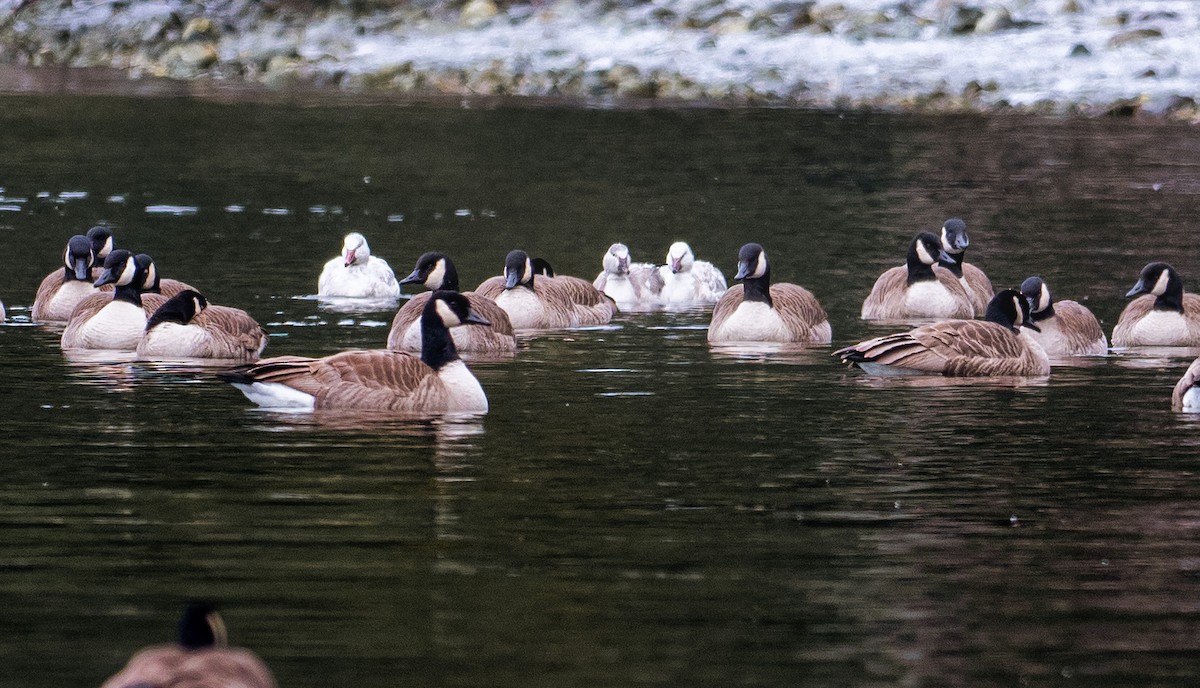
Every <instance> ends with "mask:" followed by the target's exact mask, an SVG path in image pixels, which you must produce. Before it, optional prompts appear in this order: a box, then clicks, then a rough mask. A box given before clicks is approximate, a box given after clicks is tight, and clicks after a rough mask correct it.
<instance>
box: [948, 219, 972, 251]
mask: <svg viewBox="0 0 1200 688" xmlns="http://www.w3.org/2000/svg"><path fill="white" fill-rule="evenodd" d="M970 245H971V239H970V238H969V237H968V236H967V223H966V222H963V221H962V220H961V219H960V218H957V217H952V218H950V219H949V220H946V222H945V223H943V224H942V248H943V249H945V250H946V253H962V252H963V251H965V250H967V247H968V246H970Z"/></svg>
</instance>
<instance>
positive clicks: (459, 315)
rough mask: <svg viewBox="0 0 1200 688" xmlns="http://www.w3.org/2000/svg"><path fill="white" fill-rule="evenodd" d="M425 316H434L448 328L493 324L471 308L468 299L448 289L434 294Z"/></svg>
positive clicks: (426, 307)
mask: <svg viewBox="0 0 1200 688" xmlns="http://www.w3.org/2000/svg"><path fill="white" fill-rule="evenodd" d="M424 314H425V315H428V314H433V315H434V316H436V317H437V318H438V319H439V320H441V321H442V324H443V325H445V326H446V327H458V326H459V325H491V324H492V323H491V322H489V321H488V320H487V318H484V317H483V316H482V315H480V314H479V313H477V312H475V310H474V309H473V308H471V302H470V300H468V299H467V297H465V296H463V295H462V294H460V293H458V292H456V291H450V290H446V289H443V290H439V291H435V292H433V295H432V296H431V297H430V298H429V302H428V303H426V304H425V311H424Z"/></svg>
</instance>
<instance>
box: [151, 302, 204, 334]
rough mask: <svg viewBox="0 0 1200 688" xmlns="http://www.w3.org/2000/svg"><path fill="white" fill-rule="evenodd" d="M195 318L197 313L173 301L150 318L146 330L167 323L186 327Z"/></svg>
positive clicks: (165, 304)
mask: <svg viewBox="0 0 1200 688" xmlns="http://www.w3.org/2000/svg"><path fill="white" fill-rule="evenodd" d="M194 316H195V311H194V309H193V308H189V307H186V306H185V305H184V304H182V303H180V302H179V301H177V300H175V299H171V300H169V301H167V302H166V303H164V304H163V305H162V306H159V308H158V310H156V311H154V315H152V316H150V319H149V320H148V321H146V330H147V331H149V330H151V329H153V328H154V326H155V325H158V324H159V323H165V322H173V323H179V324H180V325H186V324H188V322H190V321H191V319H192V318H193V317H194Z"/></svg>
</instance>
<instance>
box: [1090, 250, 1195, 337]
mask: <svg viewBox="0 0 1200 688" xmlns="http://www.w3.org/2000/svg"><path fill="white" fill-rule="evenodd" d="M1125 296H1126V297H1131V296H1137V297H1138V298H1136V299H1134V300H1133V301H1131V302H1130V303H1129V305H1128V306H1125V310H1123V311H1121V317H1119V318H1118V319H1117V325H1116V327H1114V328H1113V334H1112V345H1113V346H1120V347H1124V346H1186V347H1196V346H1200V296H1197V295H1195V294H1187V293H1184V291H1183V278H1181V277H1180V276H1179V273H1178V272H1176V271H1175V268H1173V267H1171V266H1170V265H1168V264H1166V263H1162V262H1154V263H1150V264H1149V265H1147V266H1146V267H1144V268H1142V272H1141V275H1139V278H1138V281H1137V283H1136V284H1134V285H1133V288H1132V289H1130V290H1129V292H1128V293H1127V294H1125Z"/></svg>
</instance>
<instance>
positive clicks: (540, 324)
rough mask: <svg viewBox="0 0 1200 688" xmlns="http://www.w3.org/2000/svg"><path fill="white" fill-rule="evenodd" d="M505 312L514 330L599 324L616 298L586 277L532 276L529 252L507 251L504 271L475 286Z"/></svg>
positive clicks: (610, 312)
mask: <svg viewBox="0 0 1200 688" xmlns="http://www.w3.org/2000/svg"><path fill="white" fill-rule="evenodd" d="M475 293H476V294H482V295H484V296H487V297H489V298H491V299H492V300H494V301H495V302H496V303H497V305H499V306H500V307H501V308H503V309H504V310H505V311H506V312H507V313H508V319H509V321H510V322H511V323H512V326H513V329H514V330H546V329H554V328H560V327H580V326H584V325H603V324H604V323H607V322H608V321H609V320H612V316H613V314H614V313H616V312H617V305H616V302H615V301H613V300H612V298H610V297H608V296H606V295H605V294H604V293H603V292H601V291H600V290H599V289H597V288H596V287H594V286H592V284H591V283H590V282H588V281H586V280H581V279H579V278H578V277H568V276H563V275H559V276H556V277H537V279H536V280H535V279H534V271H533V264H532V261H530V259H529V254H527V253H525V252H524V251H521V250H515V251H510V252H509V254H508V255H507V256H506V257H505V259H504V275H503V276H502V277H492V278H490V279H487V280H484V281H483V283H482V284H480V285H479V287H477V288H476V289H475Z"/></svg>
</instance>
